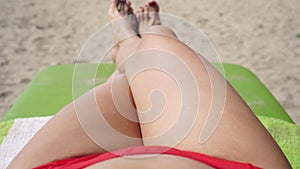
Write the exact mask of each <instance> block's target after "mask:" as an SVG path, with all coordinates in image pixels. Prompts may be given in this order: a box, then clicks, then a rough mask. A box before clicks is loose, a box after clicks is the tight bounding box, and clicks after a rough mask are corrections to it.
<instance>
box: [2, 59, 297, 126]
mask: <svg viewBox="0 0 300 169" xmlns="http://www.w3.org/2000/svg"><path fill="white" fill-rule="evenodd" d="M98 66H99V65H96V64H77V65H76V70H80V71H79V72H78V71H77V73H76V79H80V80H79V83H80V84H81V85H80V86H81V88H80V89H79V90H81V91H80V93H81V94H83V93H84V92H86V91H87V90H88V89H91V88H93V87H94V86H95V85H98V84H101V83H103V82H105V81H106V80H107V79H108V77H109V75H111V74H112V73H113V71H114V70H115V66H114V65H113V64H101V65H100V66H99V67H98ZM222 66H223V68H224V71H225V77H226V79H227V80H228V81H229V82H230V83H231V84H232V86H233V87H234V88H235V89H236V90H237V91H238V93H239V94H240V95H241V96H242V98H243V99H244V100H245V101H246V102H247V104H248V105H249V107H250V108H251V109H252V111H253V112H254V113H255V114H256V115H259V116H267V117H274V118H278V119H281V120H285V121H287V122H290V123H293V121H292V119H291V118H290V117H289V115H288V114H287V113H286V111H285V110H284V109H283V108H282V106H281V105H280V104H279V103H278V101H277V100H276V99H275V98H274V97H273V95H272V94H271V93H270V92H269V90H268V89H267V88H266V87H265V86H264V85H263V84H262V83H261V81H260V80H259V79H258V78H257V77H256V76H255V75H254V74H253V73H252V72H251V71H249V70H248V69H246V68H244V67H241V66H238V65H234V64H215V67H216V68H217V69H221V68H222ZM74 68H75V65H57V66H52V67H49V68H47V69H45V70H43V71H42V72H40V73H39V74H38V75H37V76H36V77H35V78H34V79H33V80H32V81H31V83H30V84H29V85H28V87H27V88H26V90H25V91H24V92H23V94H22V95H21V96H20V98H19V99H18V100H17V101H16V102H15V104H14V105H13V107H12V108H11V109H10V110H9V112H8V113H7V114H6V115H5V116H4V117H3V118H2V119H1V121H6V120H11V119H15V118H26V117H39V116H51V115H54V114H55V113H56V112H58V111H59V110H60V109H61V108H62V107H64V106H65V105H66V104H68V103H70V102H71V101H72V100H73V96H72V82H73V72H74ZM94 70H98V71H97V72H96V73H95V77H94V78H89V77H88V76H87V74H91V73H94ZM94 81H96V83H93V82H94ZM77 89H78V88H77ZM77 95H78V93H77ZM78 96H79V95H78Z"/></svg>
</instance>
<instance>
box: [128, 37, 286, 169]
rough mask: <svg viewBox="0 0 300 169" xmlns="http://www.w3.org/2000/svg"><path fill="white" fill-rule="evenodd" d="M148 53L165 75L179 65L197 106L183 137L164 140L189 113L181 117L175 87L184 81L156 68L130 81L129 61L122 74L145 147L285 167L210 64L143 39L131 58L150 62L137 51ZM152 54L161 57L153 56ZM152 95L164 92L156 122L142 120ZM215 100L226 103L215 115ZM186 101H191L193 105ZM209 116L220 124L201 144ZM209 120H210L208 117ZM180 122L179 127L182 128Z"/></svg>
mask: <svg viewBox="0 0 300 169" xmlns="http://www.w3.org/2000/svg"><path fill="white" fill-rule="evenodd" d="M149 49H152V50H153V53H154V54H153V58H157V56H154V55H159V56H160V57H161V58H162V59H161V60H159V59H157V62H162V61H164V62H166V63H165V65H166V66H167V67H168V69H169V68H170V67H171V68H170V70H171V69H172V70H176V67H174V68H172V66H175V65H176V64H173V59H175V60H179V61H180V62H182V63H183V64H184V65H186V66H187V67H188V69H189V71H190V72H191V73H192V75H193V77H194V79H195V81H196V85H197V90H195V91H194V92H196V93H198V94H199V98H200V99H199V105H200V106H199V107H198V114H197V117H196V118H195V119H194V121H192V123H191V128H190V130H189V131H188V132H186V133H177V132H171V134H173V135H171V136H173V137H164V135H166V136H170V135H167V134H165V133H167V132H169V131H171V130H172V127H174V126H175V124H176V125H180V124H177V122H178V121H180V118H181V117H184V116H188V115H189V114H188V113H189V112H188V111H184V112H181V108H182V107H181V105H182V102H183V101H182V100H181V99H182V91H181V90H180V87H179V85H178V84H180V83H181V82H183V81H181V80H178V79H174V77H171V76H170V72H164V71H162V70H160V69H157V68H153V69H151V68H149V69H145V70H143V71H140V72H139V73H138V74H135V75H134V78H132V76H133V73H132V72H130V71H132V68H130V65H132V66H134V65H137V64H135V63H131V62H134V61H132V60H129V61H128V63H127V64H129V66H128V67H127V69H126V70H125V72H126V75H127V77H128V78H129V79H131V81H130V86H131V89H132V93H133V97H134V100H135V104H136V106H137V110H138V116H139V119H140V121H141V124H140V126H141V133H142V136H143V141H144V144H145V145H157V144H158V145H169V146H174V147H176V148H179V149H184V150H190V151H196V152H200V153H204V154H207V155H211V156H214V157H219V158H224V159H228V160H234V161H240V162H246V163H252V164H254V165H256V166H259V167H263V168H289V167H290V166H289V164H288V161H287V160H286V158H285V156H284V155H283V153H282V152H281V150H280V148H279V147H278V145H277V144H276V143H275V141H274V140H273V138H272V137H271V136H270V134H269V133H268V131H267V130H266V129H265V128H264V127H263V125H262V124H261V123H260V122H259V120H258V119H257V118H256V116H255V115H254V114H253V113H252V111H251V110H250V109H249V107H248V106H247V104H246V103H245V102H244V101H243V100H242V98H241V97H240V96H239V94H238V93H237V92H236V91H235V90H234V89H233V88H232V86H231V85H230V84H229V83H228V82H227V81H226V80H225V79H224V78H223V76H222V75H220V74H219V73H218V72H217V71H216V70H215V69H214V68H213V66H212V65H211V64H210V63H209V62H207V61H206V60H205V59H204V58H203V57H201V56H200V58H199V57H198V56H197V54H196V53H194V51H193V50H191V49H190V48H189V47H187V46H186V45H184V44H183V43H181V42H180V41H178V40H177V39H175V38H171V37H167V36H160V35H154V34H148V35H145V36H144V37H143V39H142V41H141V43H140V45H139V48H138V49H137V54H136V59H139V60H138V61H139V63H141V62H143V57H144V58H146V57H151V55H149V53H147V52H141V51H147V50H149ZM157 50H161V51H162V52H161V53H160V54H157ZM143 55H145V56H143ZM170 55H173V56H174V58H171V59H170V60H169V62H168V61H166V60H165V58H170V57H169V56H170ZM164 57H165V58H164ZM146 60H147V58H146ZM178 69H179V68H178ZM127 71H129V72H127ZM182 80H184V78H183V79H182ZM178 81H179V83H178ZM219 88H222V90H219ZM249 90H251V89H249ZM153 91H160V92H163V97H164V99H162V100H164V101H165V104H164V108H162V109H159V110H161V111H162V113H161V114H160V115H159V116H158V118H156V119H154V120H152V121H149V119H146V120H145V119H143V118H144V117H146V116H145V115H144V114H143V113H145V112H151V111H149V109H151V108H153V107H154V105H155V104H157V102H155V100H151V97H150V96H151V94H153ZM217 91H221V93H220V94H219V95H218V94H216V92H217ZM222 92H223V94H222ZM218 96H220V97H224V98H225V99H224V102H223V103H222V104H223V106H222V109H215V110H214V108H215V106H216V105H215V103H214V98H215V97H218ZM149 98H150V99H149ZM188 101H190V102H193V100H188ZM186 110H188V109H186ZM181 113H186V115H183V116H181ZM211 113H217V114H216V116H219V117H220V118H219V117H217V118H219V119H220V120H219V121H215V122H213V123H212V124H211V125H212V126H210V127H216V128H215V130H212V131H213V132H212V133H208V134H207V135H206V139H204V140H202V141H201V139H200V138H201V137H200V136H201V134H203V133H204V134H205V132H206V131H203V129H204V128H205V127H207V124H208V123H209V122H210V121H209V120H207V119H209V118H208V117H210V116H211ZM220 115H221V116H220ZM210 119H214V118H211V117H210ZM143 121H145V123H143ZM184 123H185V122H182V125H186V124H184ZM187 123H190V122H187ZM210 127H207V128H208V129H209V128H210ZM178 134H183V135H182V136H183V137H181V136H178ZM180 138H181V139H180ZM173 139H179V140H173ZM174 143H176V144H174Z"/></svg>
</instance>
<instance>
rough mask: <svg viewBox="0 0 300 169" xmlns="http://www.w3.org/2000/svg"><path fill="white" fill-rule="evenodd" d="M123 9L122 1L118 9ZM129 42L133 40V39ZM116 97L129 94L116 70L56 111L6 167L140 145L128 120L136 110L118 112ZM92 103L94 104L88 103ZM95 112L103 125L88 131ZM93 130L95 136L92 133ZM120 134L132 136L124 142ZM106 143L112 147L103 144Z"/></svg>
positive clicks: (135, 125)
mask: <svg viewBox="0 0 300 169" xmlns="http://www.w3.org/2000/svg"><path fill="white" fill-rule="evenodd" d="M114 3H115V4H113V5H116V1H115V2H114ZM124 8H125V6H124V4H123V5H122V10H124ZM130 42H133V43H134V40H131V41H130ZM126 43H127V42H126ZM122 45H123V43H121V44H120V49H123V46H122ZM126 50H127V49H126ZM114 86H115V87H117V88H121V89H123V90H117V92H118V93H116V92H113V89H112V87H114ZM116 97H117V98H119V99H123V100H128V97H130V91H129V86H128V82H127V80H126V78H125V76H124V75H122V74H118V73H114V74H113V76H112V77H111V78H110V79H109V80H108V82H106V83H104V84H102V85H100V86H98V87H96V88H94V89H93V90H91V91H89V92H87V93H86V94H84V95H83V96H81V97H79V98H78V99H77V100H75V101H74V102H72V103H70V104H69V105H67V106H66V107H64V108H63V109H62V110H60V111H59V112H58V113H57V114H56V115H55V116H54V117H53V118H52V119H51V120H49V122H48V123H47V124H45V126H43V128H42V129H41V130H40V131H39V132H38V133H37V134H36V135H35V136H34V137H33V138H32V139H31V140H30V141H29V142H28V144H27V145H26V146H25V147H24V148H23V150H22V151H21V152H20V153H19V154H18V155H17V157H16V158H15V159H14V160H13V161H12V163H11V164H10V166H9V167H8V168H16V169H18V168H24V169H25V168H32V167H35V166H38V165H41V164H44V163H47V162H50V161H54V160H57V159H63V158H67V157H73V156H82V155H87V154H93V153H103V152H106V150H111V148H114V147H115V148H122V147H129V146H140V145H142V140H141V135H140V128H139V124H138V123H137V122H136V121H132V119H137V117H136V116H137V115H136V111H135V110H133V111H127V112H122V114H120V113H119V111H118V110H119V109H118V107H120V105H118V102H117V103H116V101H115V100H114V99H115V98H116ZM123 97H126V98H123ZM95 100H96V102H95ZM129 100H130V98H129ZM131 101H132V100H131ZM93 102H95V103H96V104H95V105H91V103H93ZM132 102H133V101H132ZM91 106H93V107H91ZM121 108H123V107H121ZM99 110H100V111H99ZM126 110H130V109H126ZM91 111H92V112H91ZM85 113H86V114H85ZM99 113H101V115H102V117H103V118H104V119H101V118H100V119H99V120H96V121H94V122H101V121H100V120H104V121H105V122H107V125H105V124H92V130H91V128H89V127H90V126H89V125H91V123H92V122H89V121H88V120H89V118H91V119H92V120H93V118H94V119H95V118H99V117H101V116H100V114H99ZM128 117H131V119H129V118H128ZM85 118H87V119H85ZM86 125H88V126H86ZM101 127H102V128H101ZM107 127H108V128H107ZM103 128H104V129H103ZM106 128H107V129H106ZM95 132H96V135H95V134H93V133H95ZM112 132H115V133H117V134H120V135H118V136H119V138H118V137H113V136H112ZM91 136H92V137H91ZM124 137H128V138H134V139H132V140H130V139H129V140H128V139H127V141H124ZM97 138H100V140H97ZM92 139H93V140H92ZM103 141H104V142H103ZM131 141H132V142H131ZM102 143H103V145H104V146H103V147H102ZM109 144H110V145H111V146H112V147H107V145H109ZM110 145H109V146H110Z"/></svg>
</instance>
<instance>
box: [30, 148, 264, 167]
mask: <svg viewBox="0 0 300 169" xmlns="http://www.w3.org/2000/svg"><path fill="white" fill-rule="evenodd" d="M142 154H165V155H173V156H180V157H185V158H188V159H193V160H195V161H199V162H201V163H203V164H206V165H208V166H211V167H214V168H217V169H260V168H258V167H255V166H253V165H251V164H246V163H240V162H235V161H229V160H222V159H218V158H214V157H210V156H207V155H204V154H200V153H195V152H190V151H182V150H178V149H175V148H168V147H160V146H140V147H132V148H126V149H121V150H117V151H113V152H107V153H103V154H94V155H87V156H83V157H78V158H67V159H64V160H58V161H54V162H51V163H48V164H44V165H41V166H39V167H35V168H34V169H79V168H85V167H88V166H90V165H93V164H96V163H99V162H102V161H106V160H110V159H115V158H118V157H122V156H132V155H142Z"/></svg>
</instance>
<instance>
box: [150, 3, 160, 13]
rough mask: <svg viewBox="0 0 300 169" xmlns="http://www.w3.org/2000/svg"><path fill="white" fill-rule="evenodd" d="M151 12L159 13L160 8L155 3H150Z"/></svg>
mask: <svg viewBox="0 0 300 169" xmlns="http://www.w3.org/2000/svg"><path fill="white" fill-rule="evenodd" d="M149 7H150V9H149V10H150V12H159V6H158V4H157V3H156V2H155V1H151V2H149Z"/></svg>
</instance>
